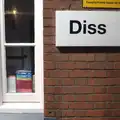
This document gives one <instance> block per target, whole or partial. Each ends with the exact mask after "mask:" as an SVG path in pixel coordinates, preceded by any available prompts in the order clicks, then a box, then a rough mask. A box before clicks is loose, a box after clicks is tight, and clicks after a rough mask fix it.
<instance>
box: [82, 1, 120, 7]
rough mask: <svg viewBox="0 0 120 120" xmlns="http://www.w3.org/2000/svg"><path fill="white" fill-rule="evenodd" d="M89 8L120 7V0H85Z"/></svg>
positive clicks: (84, 5) (85, 4)
mask: <svg viewBox="0 0 120 120" xmlns="http://www.w3.org/2000/svg"><path fill="white" fill-rule="evenodd" d="M83 7H87V8H120V0H83Z"/></svg>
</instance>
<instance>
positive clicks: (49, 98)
mask: <svg viewBox="0 0 120 120" xmlns="http://www.w3.org/2000/svg"><path fill="white" fill-rule="evenodd" d="M44 98H45V101H47V102H52V101H54V96H53V95H49V94H45V95H44Z"/></svg>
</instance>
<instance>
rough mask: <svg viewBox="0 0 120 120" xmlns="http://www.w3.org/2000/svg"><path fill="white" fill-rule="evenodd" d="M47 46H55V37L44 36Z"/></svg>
mask: <svg viewBox="0 0 120 120" xmlns="http://www.w3.org/2000/svg"><path fill="white" fill-rule="evenodd" d="M44 44H45V45H55V36H44Z"/></svg>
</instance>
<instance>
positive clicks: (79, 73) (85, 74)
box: [69, 70, 90, 77]
mask: <svg viewBox="0 0 120 120" xmlns="http://www.w3.org/2000/svg"><path fill="white" fill-rule="evenodd" d="M89 74H90V71H88V70H73V71H71V72H70V73H69V76H70V77H88V76H89Z"/></svg>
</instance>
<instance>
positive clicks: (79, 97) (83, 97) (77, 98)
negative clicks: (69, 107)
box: [75, 94, 87, 102]
mask: <svg viewBox="0 0 120 120" xmlns="http://www.w3.org/2000/svg"><path fill="white" fill-rule="evenodd" d="M75 101H76V102H78V101H81V102H83V101H87V95H85V94H84V95H81V94H78V95H75Z"/></svg>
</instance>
